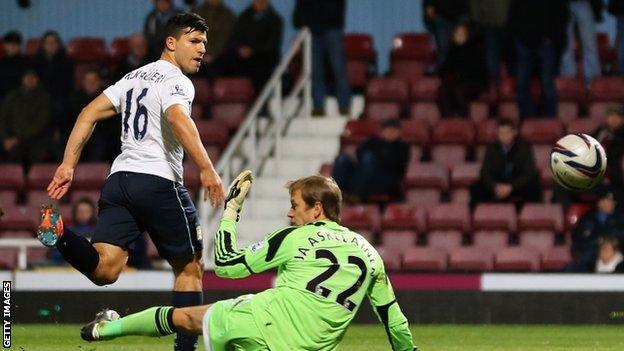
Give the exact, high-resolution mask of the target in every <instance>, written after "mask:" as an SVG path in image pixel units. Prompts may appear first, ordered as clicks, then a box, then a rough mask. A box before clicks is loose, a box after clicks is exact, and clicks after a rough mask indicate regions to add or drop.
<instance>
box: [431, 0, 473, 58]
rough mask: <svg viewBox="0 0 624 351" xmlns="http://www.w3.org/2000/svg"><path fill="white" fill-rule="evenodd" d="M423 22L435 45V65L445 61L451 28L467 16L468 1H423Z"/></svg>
mask: <svg viewBox="0 0 624 351" xmlns="http://www.w3.org/2000/svg"><path fill="white" fill-rule="evenodd" d="M423 14H424V22H425V26H426V27H427V30H428V31H429V32H430V33H431V34H432V35H433V38H434V40H435V44H436V52H437V56H438V57H437V65H438V66H440V65H441V64H442V63H443V62H444V61H445V60H446V54H447V53H448V50H449V48H450V43H451V37H452V36H453V27H454V26H455V24H457V23H458V22H459V21H461V20H466V19H467V16H468V0H424V1H423Z"/></svg>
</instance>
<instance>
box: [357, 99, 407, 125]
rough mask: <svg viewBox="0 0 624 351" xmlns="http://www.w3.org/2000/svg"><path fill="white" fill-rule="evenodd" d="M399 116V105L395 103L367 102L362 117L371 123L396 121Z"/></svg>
mask: <svg viewBox="0 0 624 351" xmlns="http://www.w3.org/2000/svg"><path fill="white" fill-rule="evenodd" d="M400 115H401V105H399V104H398V103H396V102H369V103H367V104H366V107H365V108H364V116H365V118H366V119H368V120H371V121H379V122H381V121H385V120H387V119H397V118H399V117H400Z"/></svg>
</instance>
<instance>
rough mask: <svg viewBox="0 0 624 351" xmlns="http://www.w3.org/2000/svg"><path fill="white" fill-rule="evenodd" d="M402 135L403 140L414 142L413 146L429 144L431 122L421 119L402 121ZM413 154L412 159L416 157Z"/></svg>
mask: <svg viewBox="0 0 624 351" xmlns="http://www.w3.org/2000/svg"><path fill="white" fill-rule="evenodd" d="M401 136H402V137H403V140H405V141H406V142H408V143H410V144H412V146H413V145H414V144H417V145H423V146H424V145H427V144H428V143H429V123H427V122H426V121H423V120H419V119H415V120H414V119H410V120H404V121H401ZM412 152H413V150H412ZM413 156H414V155H412V159H413V158H414V157H413ZM419 159H420V157H419Z"/></svg>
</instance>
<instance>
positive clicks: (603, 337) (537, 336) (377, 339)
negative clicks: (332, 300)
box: [11, 324, 624, 351]
mask: <svg viewBox="0 0 624 351" xmlns="http://www.w3.org/2000/svg"><path fill="white" fill-rule="evenodd" d="M79 330H80V327H79V326H78V325H50V324H45V325H40V324H39V325H35V324H22V325H15V324H14V325H13V337H12V340H13V347H12V348H11V349H12V350H20V351H30V350H33V351H72V350H79V351H131V350H132V351H148V350H149V351H159V350H163V351H164V350H167V351H169V350H171V349H172V346H171V344H172V341H173V337H171V336H170V337H163V338H146V337H127V338H121V339H117V340H113V341H107V342H101V343H87V342H84V341H82V340H80V336H79ZM412 333H413V334H414V339H415V340H416V343H417V345H418V346H419V348H420V350H424V351H434V350H440V351H442V350H444V351H447V350H451V351H452V350H462V351H467V350H469V351H480V350H483V351H485V350H487V351H489V350H500V351H503V350H504V351H513V350H517V351H520V350H522V351H538V350H540V351H541V350H566V351H569V350H601V351H608V350H624V338H622V335H624V334H622V326H617V325H615V326H594V325H591V326H555V325H529V326H526V325H512V326H490V325H416V326H413V327H412ZM198 350H202V351H203V348H200V349H198ZM340 350H342V351H345V350H349V351H360V350H361V351H376V350H390V347H389V346H388V341H387V339H386V335H385V332H384V329H383V327H382V326H381V325H354V326H352V327H351V328H349V331H348V332H347V335H346V336H345V339H344V340H343V342H342V344H341V347H340Z"/></svg>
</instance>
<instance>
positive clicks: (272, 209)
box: [245, 197, 290, 220]
mask: <svg viewBox="0 0 624 351" xmlns="http://www.w3.org/2000/svg"><path fill="white" fill-rule="evenodd" d="M245 205H247V203H245ZM249 205H250V210H251V213H250V218H252V219H271V220H273V219H274V220H280V219H281V220H283V219H285V218H287V214H288V210H289V209H290V201H289V198H288V197H285V198H264V197H263V198H256V199H255V201H252V202H250V203H249Z"/></svg>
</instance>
